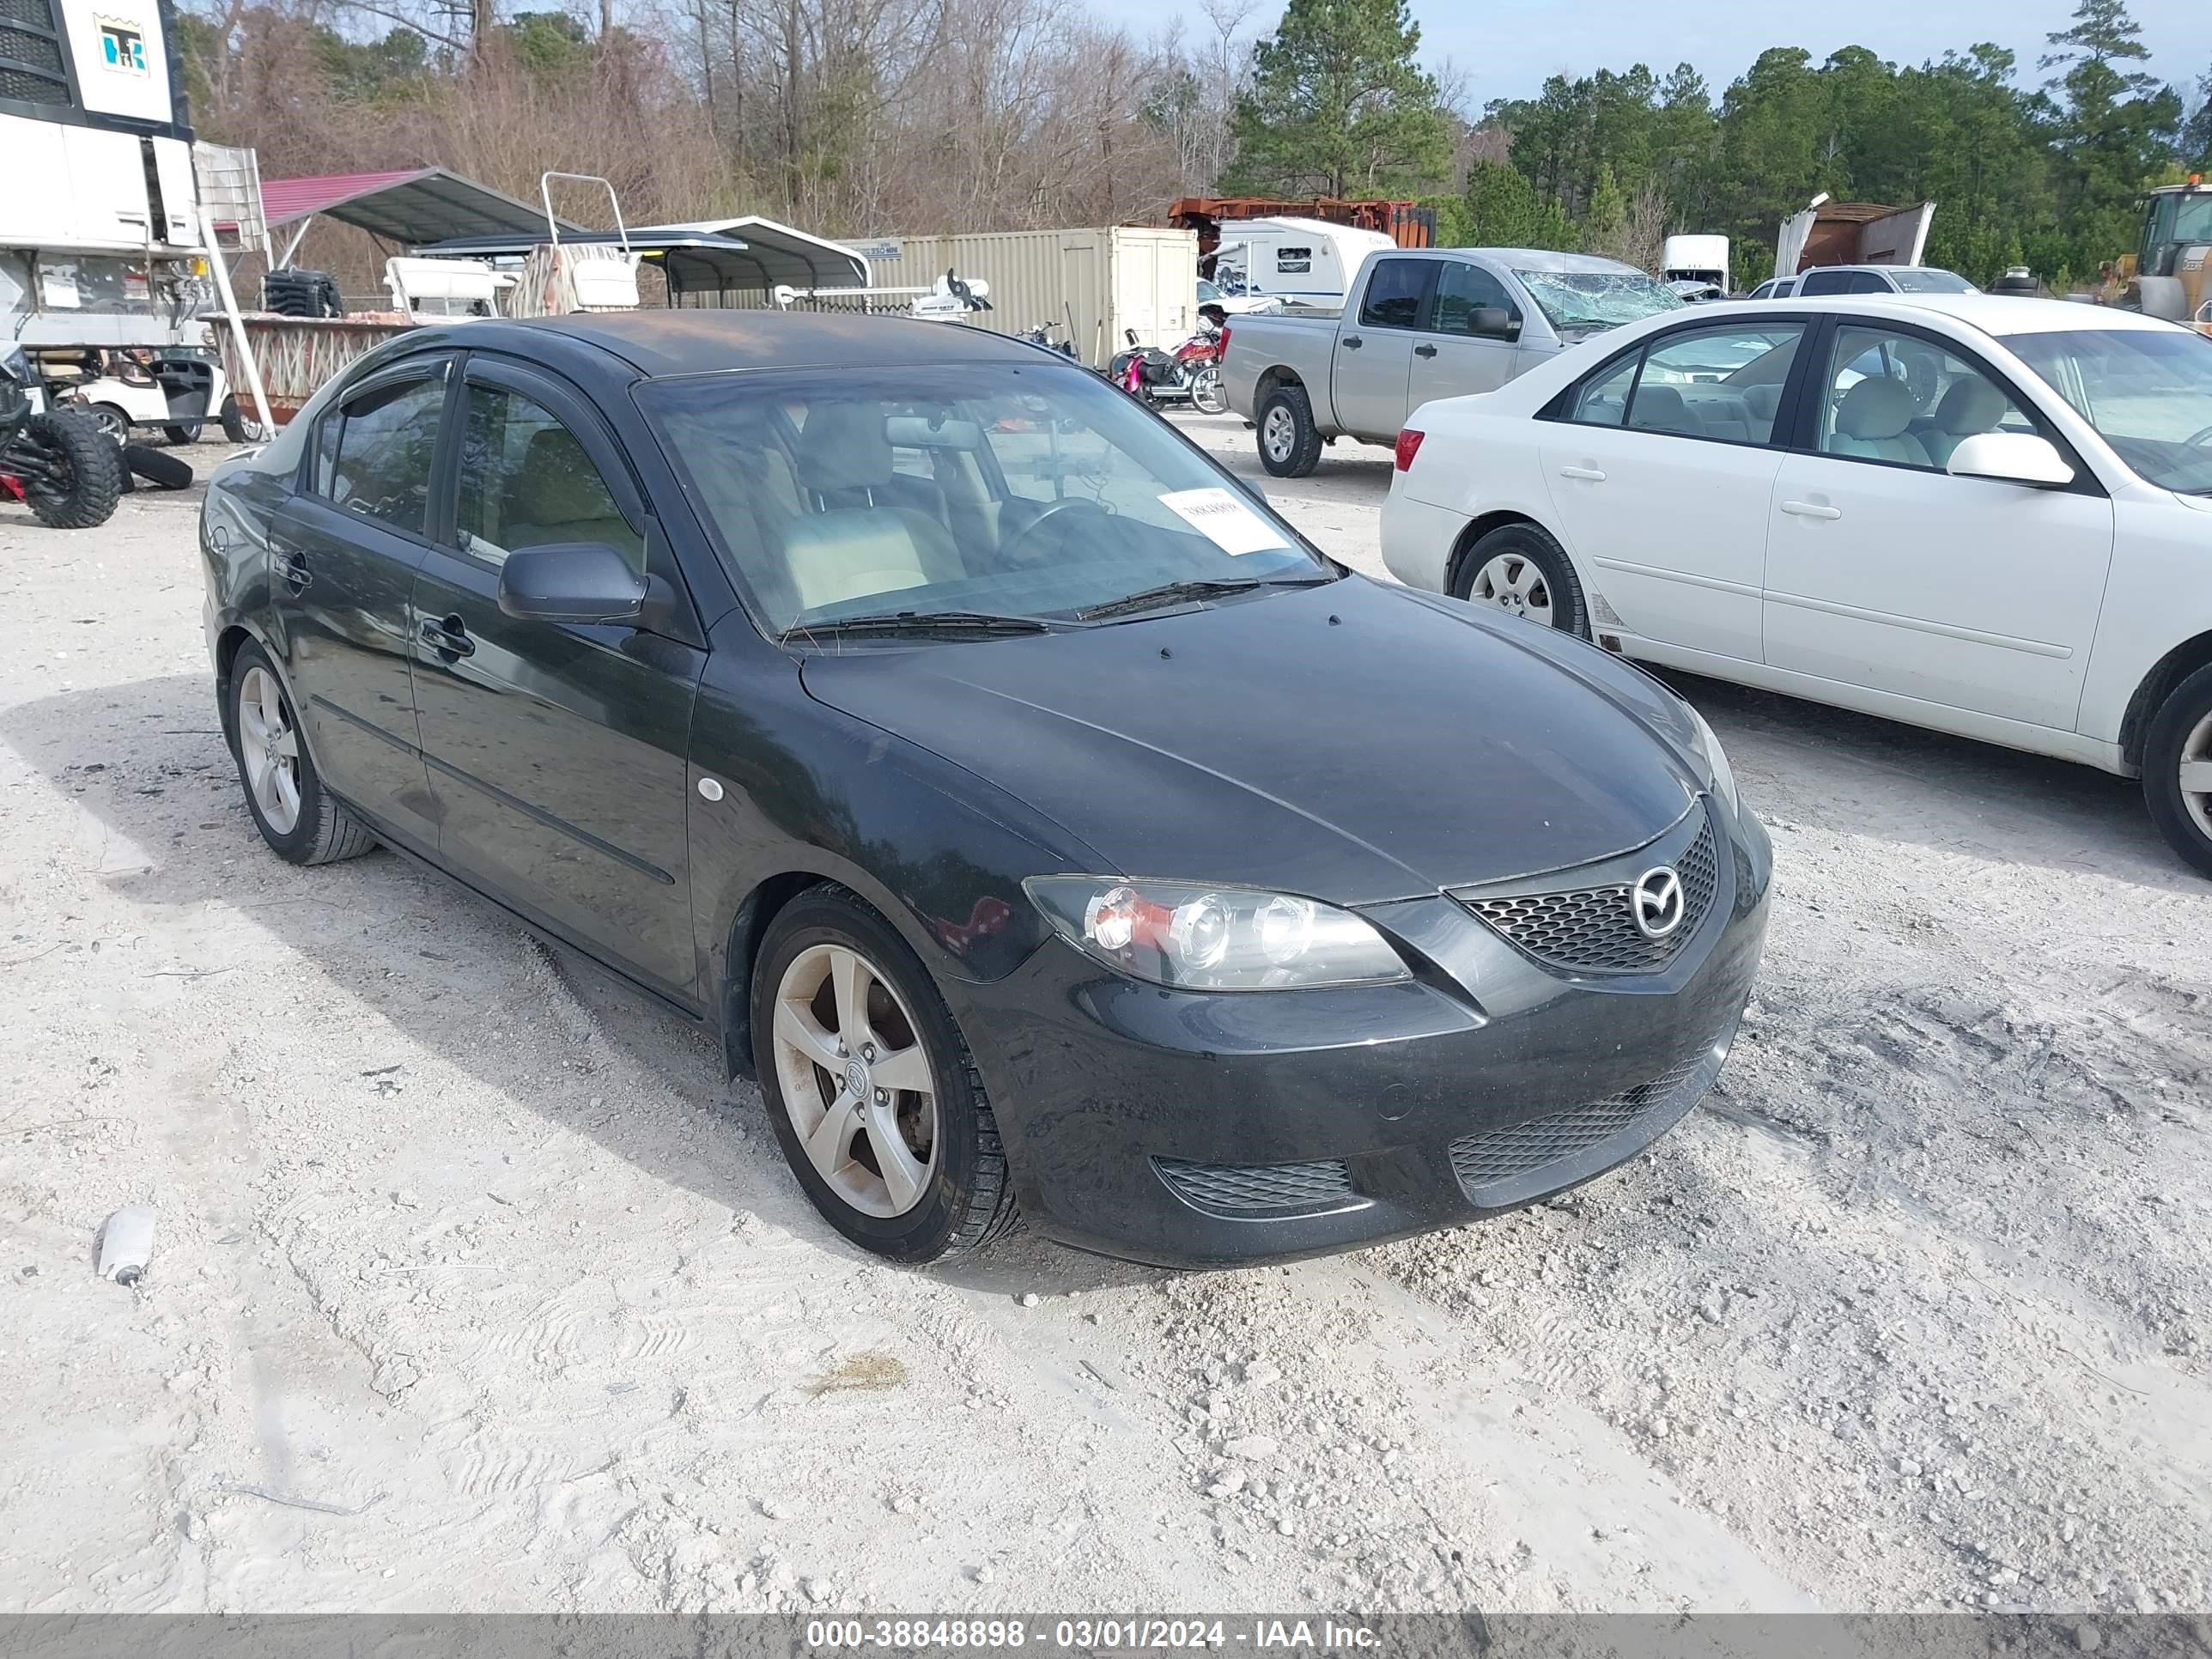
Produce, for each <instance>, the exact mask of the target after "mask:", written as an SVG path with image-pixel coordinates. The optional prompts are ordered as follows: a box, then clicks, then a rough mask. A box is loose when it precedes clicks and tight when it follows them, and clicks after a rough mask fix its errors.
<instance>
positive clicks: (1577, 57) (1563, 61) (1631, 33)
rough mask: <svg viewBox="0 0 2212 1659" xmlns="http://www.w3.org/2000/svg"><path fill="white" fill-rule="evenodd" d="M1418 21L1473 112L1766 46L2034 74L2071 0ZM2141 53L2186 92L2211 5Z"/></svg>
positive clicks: (2165, 15)
mask: <svg viewBox="0 0 2212 1659" xmlns="http://www.w3.org/2000/svg"><path fill="white" fill-rule="evenodd" d="M1091 4H1092V6H1093V7H1094V9H1097V10H1098V11H1100V12H1101V13H1102V14H1110V15H1112V17H1113V18H1114V19H1115V21H1118V22H1122V23H1125V24H1127V25H1128V26H1130V27H1133V28H1135V29H1137V30H1139V31H1141V32H1145V33H1150V32H1151V31H1152V30H1153V29H1155V28H1158V27H1161V26H1163V25H1164V24H1165V23H1167V22H1168V21H1170V19H1171V18H1174V17H1177V16H1180V17H1182V19H1183V20H1184V27H1185V28H1186V29H1187V30H1188V31H1191V32H1193V33H1202V32H1203V31H1204V29H1205V27H1206V25H1205V20H1204V17H1203V15H1201V14H1200V10H1199V8H1198V7H1196V6H1194V5H1192V4H1190V3H1188V0H1110V3H1109V0H1091ZM1412 4H1413V17H1414V20H1415V21H1417V22H1419V24H1420V26H1421V55H1422V58H1424V60H1425V61H1426V62H1427V63H1428V64H1430V66H1431V68H1433V67H1435V66H1436V65H1437V64H1438V63H1439V62H1441V61H1442V60H1443V59H1444V58H1450V59H1451V60H1452V62H1453V64H1454V66H1455V68H1456V69H1458V70H1461V71H1462V73H1463V74H1464V75H1465V76H1466V77H1467V82H1468V94H1469V96H1468V102H1469V103H1470V104H1471V105H1472V106H1474V108H1476V109H1480V107H1481V106H1483V105H1485V104H1486V103H1488V102H1489V101H1490V100H1492V99H1493V98H1520V97H1528V96H1532V95H1534V93H1535V92H1536V90H1537V88H1539V87H1540V86H1541V85H1542V83H1543V81H1544V77H1545V76H1547V75H1551V74H1554V73H1559V72H1564V73H1565V74H1567V75H1569V76H1577V75H1587V74H1589V72H1590V71H1591V70H1597V69H1614V70H1625V69H1626V68H1627V67H1628V66H1629V65H1630V64H1634V63H1637V62H1638V61H1641V62H1644V63H1647V64H1650V65H1651V67H1652V68H1653V69H1654V70H1657V71H1659V72H1660V73H1662V74H1664V73H1665V72H1666V71H1667V70H1669V69H1672V68H1673V67H1674V65H1675V64H1679V63H1682V62H1684V61H1687V62H1689V63H1692V64H1696V65H1697V67H1698V68H1699V70H1701V71H1702V72H1703V73H1704V75H1705V79H1706V82H1708V84H1710V85H1711V88H1712V89H1713V93H1714V95H1715V96H1716V97H1718V95H1719V94H1720V92H1721V91H1722V89H1723V88H1725V87H1726V86H1727V85H1728V83H1729V82H1731V81H1733V80H1735V77H1736V76H1739V75H1741V74H1742V73H1743V71H1744V70H1747V69H1748V68H1750V67H1751V64H1752V60H1753V58H1756V57H1757V56H1758V55H1759V53H1760V52H1762V51H1764V50H1765V49H1766V48H1767V47H1768V46H1802V47H1804V48H1805V49H1806V50H1808V52H1811V53H1812V54H1813V57H1814V61H1815V62H1818V61H1819V60H1820V59H1821V58H1826V56H1827V55H1828V54H1829V53H1830V52H1833V51H1835V50H1836V48H1838V46H1868V47H1870V48H1872V49H1873V51H1874V52H1876V53H1877V54H1879V55H1880V56H1881V57H1883V58H1888V59H1890V60H1891V61H1892V62H1897V63H1916V64H1917V63H1919V62H1922V61H1923V60H1924V59H1927V58H1936V57H1940V56H1942V53H1943V52H1944V51H1945V49H1946V48H1948V47H1954V46H1955V47H1961V48H1963V47H1966V46H1972V45H1974V44H1975V43H1977V42H1978V41H1982V40H1993V41H1995V42H1996V44H1997V45H1999V46H2008V47H2009V48H2011V49H2012V51H2013V52H2015V54H2017V56H2018V57H2019V59H2020V74H2021V79H2022V80H2023V81H2024V82H2027V84H2030V85H2033V84H2034V83H2035V82H2038V81H2039V80H2040V79H2041V78H2042V76H2041V74H2040V72H2039V71H2038V70H2037V69H2036V66H2035V60H2036V58H2037V57H2038V56H2039V54H2040V53H2041V52H2042V51H2043V49H2044V46H2043V38H2044V36H2045V34H2047V33H2050V32H2051V31H2052V30H2054V29H2061V28H2063V27H2066V24H2067V21H2068V20H2069V18H2070V17H2071V16H2072V15H2073V10H2074V4H2075V0H2025V3H2021V0H1850V3H1849V4H1846V5H1838V4H1824V5H1814V4H1808V3H1804V0H1796V3H1790V0H1784V3H1765V4H1741V3H1729V0H1720V3H1713V0H1690V3H1687V4H1685V3H1683V0H1573V3H1566V4H1563V3H1559V0H1479V3H1474V0H1412ZM2130 11H2131V12H2132V13H2133V15H2134V16H2135V20H2136V21H2137V22H2138V23H2140V24H2142V31H2143V32H2142V40H2143V44H2144V45H2145V46H2148V47H2149V48H2150V52H2151V59H2150V64H2149V68H2150V70H2151V71H2152V73H2154V74H2155V75H2157V76H2160V78H2161V79H2163V80H2166V81H2169V82H2175V83H2178V84H2179V85H2180V86H2181V87H2182V88H2183V91H2184V93H2185V94H2192V93H2193V89H2194V88H2195V86H2196V84H2197V77H2198V76H2201V75H2203V73H2204V72H2205V71H2206V70H2208V69H2212V4H2207V3H2205V0H2132V3H2131V4H2130ZM1256 15H1258V16H1261V17H1266V18H1268V19H1270V20H1272V18H1273V17H1274V16H1279V15H1280V13H1279V10H1278V9H1277V0H1260V11H1259V13H1258V14H1256Z"/></svg>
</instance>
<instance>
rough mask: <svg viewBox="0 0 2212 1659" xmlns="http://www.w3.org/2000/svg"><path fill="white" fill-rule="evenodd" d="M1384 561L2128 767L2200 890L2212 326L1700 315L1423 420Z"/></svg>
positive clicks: (1925, 315)
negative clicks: (2204, 332) (2196, 873)
mask: <svg viewBox="0 0 2212 1659" xmlns="http://www.w3.org/2000/svg"><path fill="white" fill-rule="evenodd" d="M1383 558H1384V560H1385V562H1387V563H1388V564H1389V567H1390V569H1391V570H1392V571H1393V572H1394V573H1395V574H1396V575H1398V576H1399V577H1400V578H1401V579H1402V580H1405V581H1407V582H1409V583H1411V584H1413V586H1417V587H1425V588H1431V589H1434V590H1436V591H1437V592H1444V593H1450V594H1455V595H1456V596H1458V597H1460V598H1462V599H1474V600H1476V601H1478V602H1481V603H1487V604H1492V605H1502V606H1504V608H1505V609H1507V610H1509V611H1514V612H1516V614H1519V615H1522V616H1525V617H1528V618H1530V619H1531V620H1533V621H1536V622H1541V623H1548V624H1550V625H1551V626H1552V627H1554V628H1559V629H1565V630H1567V631H1569V632H1571V633H1574V634H1577V635H1580V636H1582V637H1583V638H1584V639H1595V641H1596V642H1597V643H1598V644H1600V645H1601V646H1603V647H1605V648H1606V649H1607V650H1610V651H1616V652H1620V653H1623V654H1625V655H1627V656H1630V657H1635V658H1640V659H1644V660H1646V661H1650V662H1654V663H1662V664H1668V665H1674V666H1676V667H1680V668H1686V669H1690V670H1693V671H1696V672H1698V673H1701V674H1710V675H1712V676H1715V677H1716V678H1721V679H1730V680H1740V681H1741V682H1743V683H1744V684H1747V685H1758V686H1764V687H1766V688H1768V689H1769V690H1776V691H1784V692H1788V693H1790V694H1791V695H1793V696H1801V697H1809V698H1812V699H1814V700H1815V701H1818V702H1830V703H1836V704H1839V705H1841V706H1843V707H1844V708H1857V709H1863V710H1864V711H1866V712H1868V713H1869V714H1883V715H1887V716H1888V717H1890V718H1891V719H1893V720H1909V721H1911V722H1912V723H1914V724H1916V725H1920V726H1933V727H1935V728H1936V729H1937V730H1940V731H1944V732H1958V733H1960V734H1962V735H1964V736H1966V737H1972V738H1984V739H1986V740H1987V741H1989V742H1992V743H2000V744H2008V745H2009V746H2011V747H2013V748H2015V749H2026V750H2034V751H2036V752H2038V753H2040V754H2047V755H2056V756H2060V757H2064V758H2066V759H2069V760H2075V761H2080V762H2082V763H2086V764H2087V765H2091V766H2095V767H2100V768H2102V769H2104V770H2106V771H2108V772H2114V773H2118V774H2121V775H2125V776H2130V777H2135V776H2140V777H2141V778H2142V781H2143V793H2144V796H2145V798H2146V799H2148V803H2149V805H2150V811H2151V815H2152V817H2154V819H2155V820H2156V821H2157V823H2158V826H2159V828H2160V829H2161V830H2162V831H2164V832H2165V834H2166V837H2167V839H2168V840H2170V841H2171V842H2172V843H2173V845H2174V847H2175V848H2177V849H2179V852H2180V853H2181V854H2182V856H2183V857H2184V858H2185V859H2187V860H2189V861H2190V862H2191V863H2192V864H2194V865H2195V866H2197V868H2198V869H2200V870H2203V872H2205V873H2207V874H2208V875H2212V339H2208V338H2206V337H2203V336H2201V335H2199V334H2197V333H2196V332H2194V331H2191V330H2189V329H2186V328H2184V327H2181V326H2179V325H2175V324H2172V323H2164V322H2159V321H2156V320H2154V319H2148V318H2144V317H2142V316H2138V315H2136V314H2133V313H2126V312H2119V311H2112V310H2106V309H2102V308H2099V307H2090V306H2085V305H2078V304H2070V303H2067V302H2064V301H2056V300H2029V299H2009V298H1999V297H1996V296H1994V295H1979V294H1962V295H1916V296H1914V298H1913V299H1911V301H1905V300H1902V299H1873V298H1867V299H1861V298H1857V297H1853V298H1849V299H1827V300H1814V301H1804V300H1783V301H1771V300H1770V301H1764V302H1761V303H1759V304H1755V305H1754V304H1744V303H1740V304H1735V305H1723V306H1699V307H1695V308H1694V309H1692V310H1689V311H1677V312H1669V313H1662V315H1660V316H1657V317H1653V318H1650V319H1647V320H1646V321H1644V322H1641V323H1637V324H1632V325H1628V326H1626V327H1624V328H1620V329H1617V330H1615V331H1613V332H1611V333H1608V334H1607V335H1604V336H1602V337H1600V338H1598V339H1596V340H1594V341H1591V342H1589V343H1586V344H1584V345H1583V346H1582V347H1580V348H1579V349H1576V350H1573V351H1571V352H1568V353H1565V354H1564V355H1563V356H1560V357H1559V358H1558V359H1556V360H1555V361H1553V362H1549V363H1547V364H1545V365H1543V366H1542V367H1541V368H1536V369H1533V370H1531V371H1530V372H1529V373H1528V374H1524V375H1523V376H1522V377H1521V378H1520V379H1519V380H1515V381H1512V382H1511V383H1510V384H1509V385H1507V386H1504V388H1502V389H1501V390H1498V391H1496V392H1486V393H1484V394H1482V395H1480V396H1478V397H1468V398H1443V399H1441V400H1439V401H1437V402H1435V403H1430V404H1423V405H1422V406H1421V407H1420V408H1419V409H1417V410H1414V411H1413V415H1412V416H1410V417H1409V420H1408V422H1407V429H1406V431H1405V432H1404V434H1403V435H1401V437H1400V439H1399V442H1398V470H1397V471H1396V472H1395V474H1394V475H1393V477H1392V479H1391V484H1390V497H1389V503H1388V505H1387V506H1386V507H1385V508H1384V510H1383Z"/></svg>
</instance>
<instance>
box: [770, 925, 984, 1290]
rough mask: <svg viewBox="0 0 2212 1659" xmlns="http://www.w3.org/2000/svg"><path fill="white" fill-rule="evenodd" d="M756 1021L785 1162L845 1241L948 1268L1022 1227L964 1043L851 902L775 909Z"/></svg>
mask: <svg viewBox="0 0 2212 1659" xmlns="http://www.w3.org/2000/svg"><path fill="white" fill-rule="evenodd" d="M752 1030H753V1051H754V1053H755V1054H756V1055H757V1058H758V1066H757V1070H758V1073H759V1077H760V1086H761V1094H762V1095H763V1097H764V1098H765V1100H766V1102H767V1105H768V1110H769V1117H770V1118H771V1119H772V1120H773V1121H774V1123H775V1135H776V1139H777V1140H778V1142H780V1143H781V1146H782V1148H783V1155H784V1158H785V1160H786V1161H787V1163H788V1164H790V1165H791V1169H792V1172H793V1174H794V1175H796V1176H798V1177H799V1185H800V1186H801V1187H803V1188H805V1189H806V1195H807V1197H808V1198H810V1199H811V1200H813V1202H814V1206H815V1208H817V1210H819V1211H821V1212H822V1214H823V1218H825V1219H826V1220H827V1221H828V1222H829V1225H831V1226H833V1227H835V1228H836V1230H837V1231H839V1232H841V1233H842V1234H844V1236H845V1237H847V1238H849V1239H851V1240H852V1241H853V1243H855V1244H858V1245H860V1247H861V1248H862V1249H866V1250H872V1251H873V1252H875V1253H876V1254H877V1255H883V1256H888V1257H890V1259H891V1260H892V1261H907V1262H925V1261H942V1260H944V1259H945V1257H947V1256H951V1255H960V1254H962V1253H963V1252H965V1251H968V1250H971V1249H975V1248H976V1247H977V1246H979V1245H981V1244H984V1243H988V1242H989V1241H990V1240H992V1239H994V1238H996V1237H999V1236H1000V1235H1001V1234H1002V1233H1004V1232H1005V1231H1007V1230H1008V1229H1009V1228H1010V1227H1011V1226H1012V1225H1013V1221H1014V1200H1013V1192H1012V1187H1011V1186H1010V1184H1009V1183H1008V1182H1007V1178H1006V1154H1005V1152H1004V1150H1003V1149H1002V1148H1001V1146H1000V1142H999V1130H998V1124H997V1122H996V1121H995V1120H994V1118H993V1116H992V1115H991V1108H990V1103H989V1102H988V1101H987V1100H986V1099H985V1098H984V1095H983V1085H982V1081H981V1079H980V1078H978V1077H977V1076H976V1074H975V1064H974V1062H973V1060H971V1059H970V1058H969V1053H968V1046H967V1044H966V1043H965V1042H963V1041H962V1039H961V1036H960V1032H959V1030H958V1028H957V1026H955V1025H954V1024H953V1023H952V1016H951V1012H949V1011H948V1010H947V1009H946V1008H945V1002H944V999H943V998H941V997H940V996H939V994H938V992H937V987H936V986H935V985H933V983H932V982H931V981H930V978H929V975H928V973H927V970H926V969H924V968H923V967H922V965H921V961H920V959H919V958H917V957H915V954H914V952H913V951H911V950H910V949H908V946H907V944H906V941H905V940H904V939H901V938H900V937H899V936H898V933H896V931H895V930H894V929H893V928H892V927H890V924H889V923H888V922H886V921H884V919H883V918H882V917H881V916H879V915H877V914H876V913H875V912H874V911H873V910H871V909H870V908H867V906H866V905H865V904H863V903H862V902H860V899H859V898H858V897H857V896H854V894H852V893H850V892H848V891H847V890H845V889H843V888H841V887H828V886H825V887H818V888H816V889H814V890H811V891H809V892H806V893H804V894H801V895H800V896H799V897H798V898H795V899H793V901H792V902H791V903H790V904H788V905H787V906H786V907H785V908H784V909H783V910H782V911H781V912H780V913H779V914H778V915H777V916H776V919H775V922H774V924H773V925H772V926H771V927H769V936H768V939H766V941H765V942H764V943H763V945H762V948H761V954H760V959H759V961H758V963H757V964H756V965H755V968H754V971H753V979H752Z"/></svg>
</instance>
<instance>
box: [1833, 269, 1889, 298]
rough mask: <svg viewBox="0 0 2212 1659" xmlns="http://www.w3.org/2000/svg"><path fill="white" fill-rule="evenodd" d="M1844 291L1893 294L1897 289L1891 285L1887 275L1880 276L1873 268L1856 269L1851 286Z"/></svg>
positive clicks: (1852, 275) (1848, 292)
mask: <svg viewBox="0 0 2212 1659" xmlns="http://www.w3.org/2000/svg"><path fill="white" fill-rule="evenodd" d="M1896 291H1897V290H1896V289H1893V288H1892V287H1890V285H1889V279H1888V278H1887V276H1878V275H1876V274H1875V272H1873V271H1871V270H1855V271H1853V272H1852V273H1851V285H1850V287H1849V288H1848V289H1844V292H1845V293H1847V294H1893V293H1895V292H1896Z"/></svg>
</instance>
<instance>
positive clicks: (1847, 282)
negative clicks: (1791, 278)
mask: <svg viewBox="0 0 2212 1659" xmlns="http://www.w3.org/2000/svg"><path fill="white" fill-rule="evenodd" d="M1797 291H1798V293H1800V294H1803V295H1814V294H1848V293H1850V291H1851V273H1850V271H1848V270H1814V271H1808V272H1807V273H1806V274H1805V275H1804V276H1801V277H1799V278H1798V279H1797Z"/></svg>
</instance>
